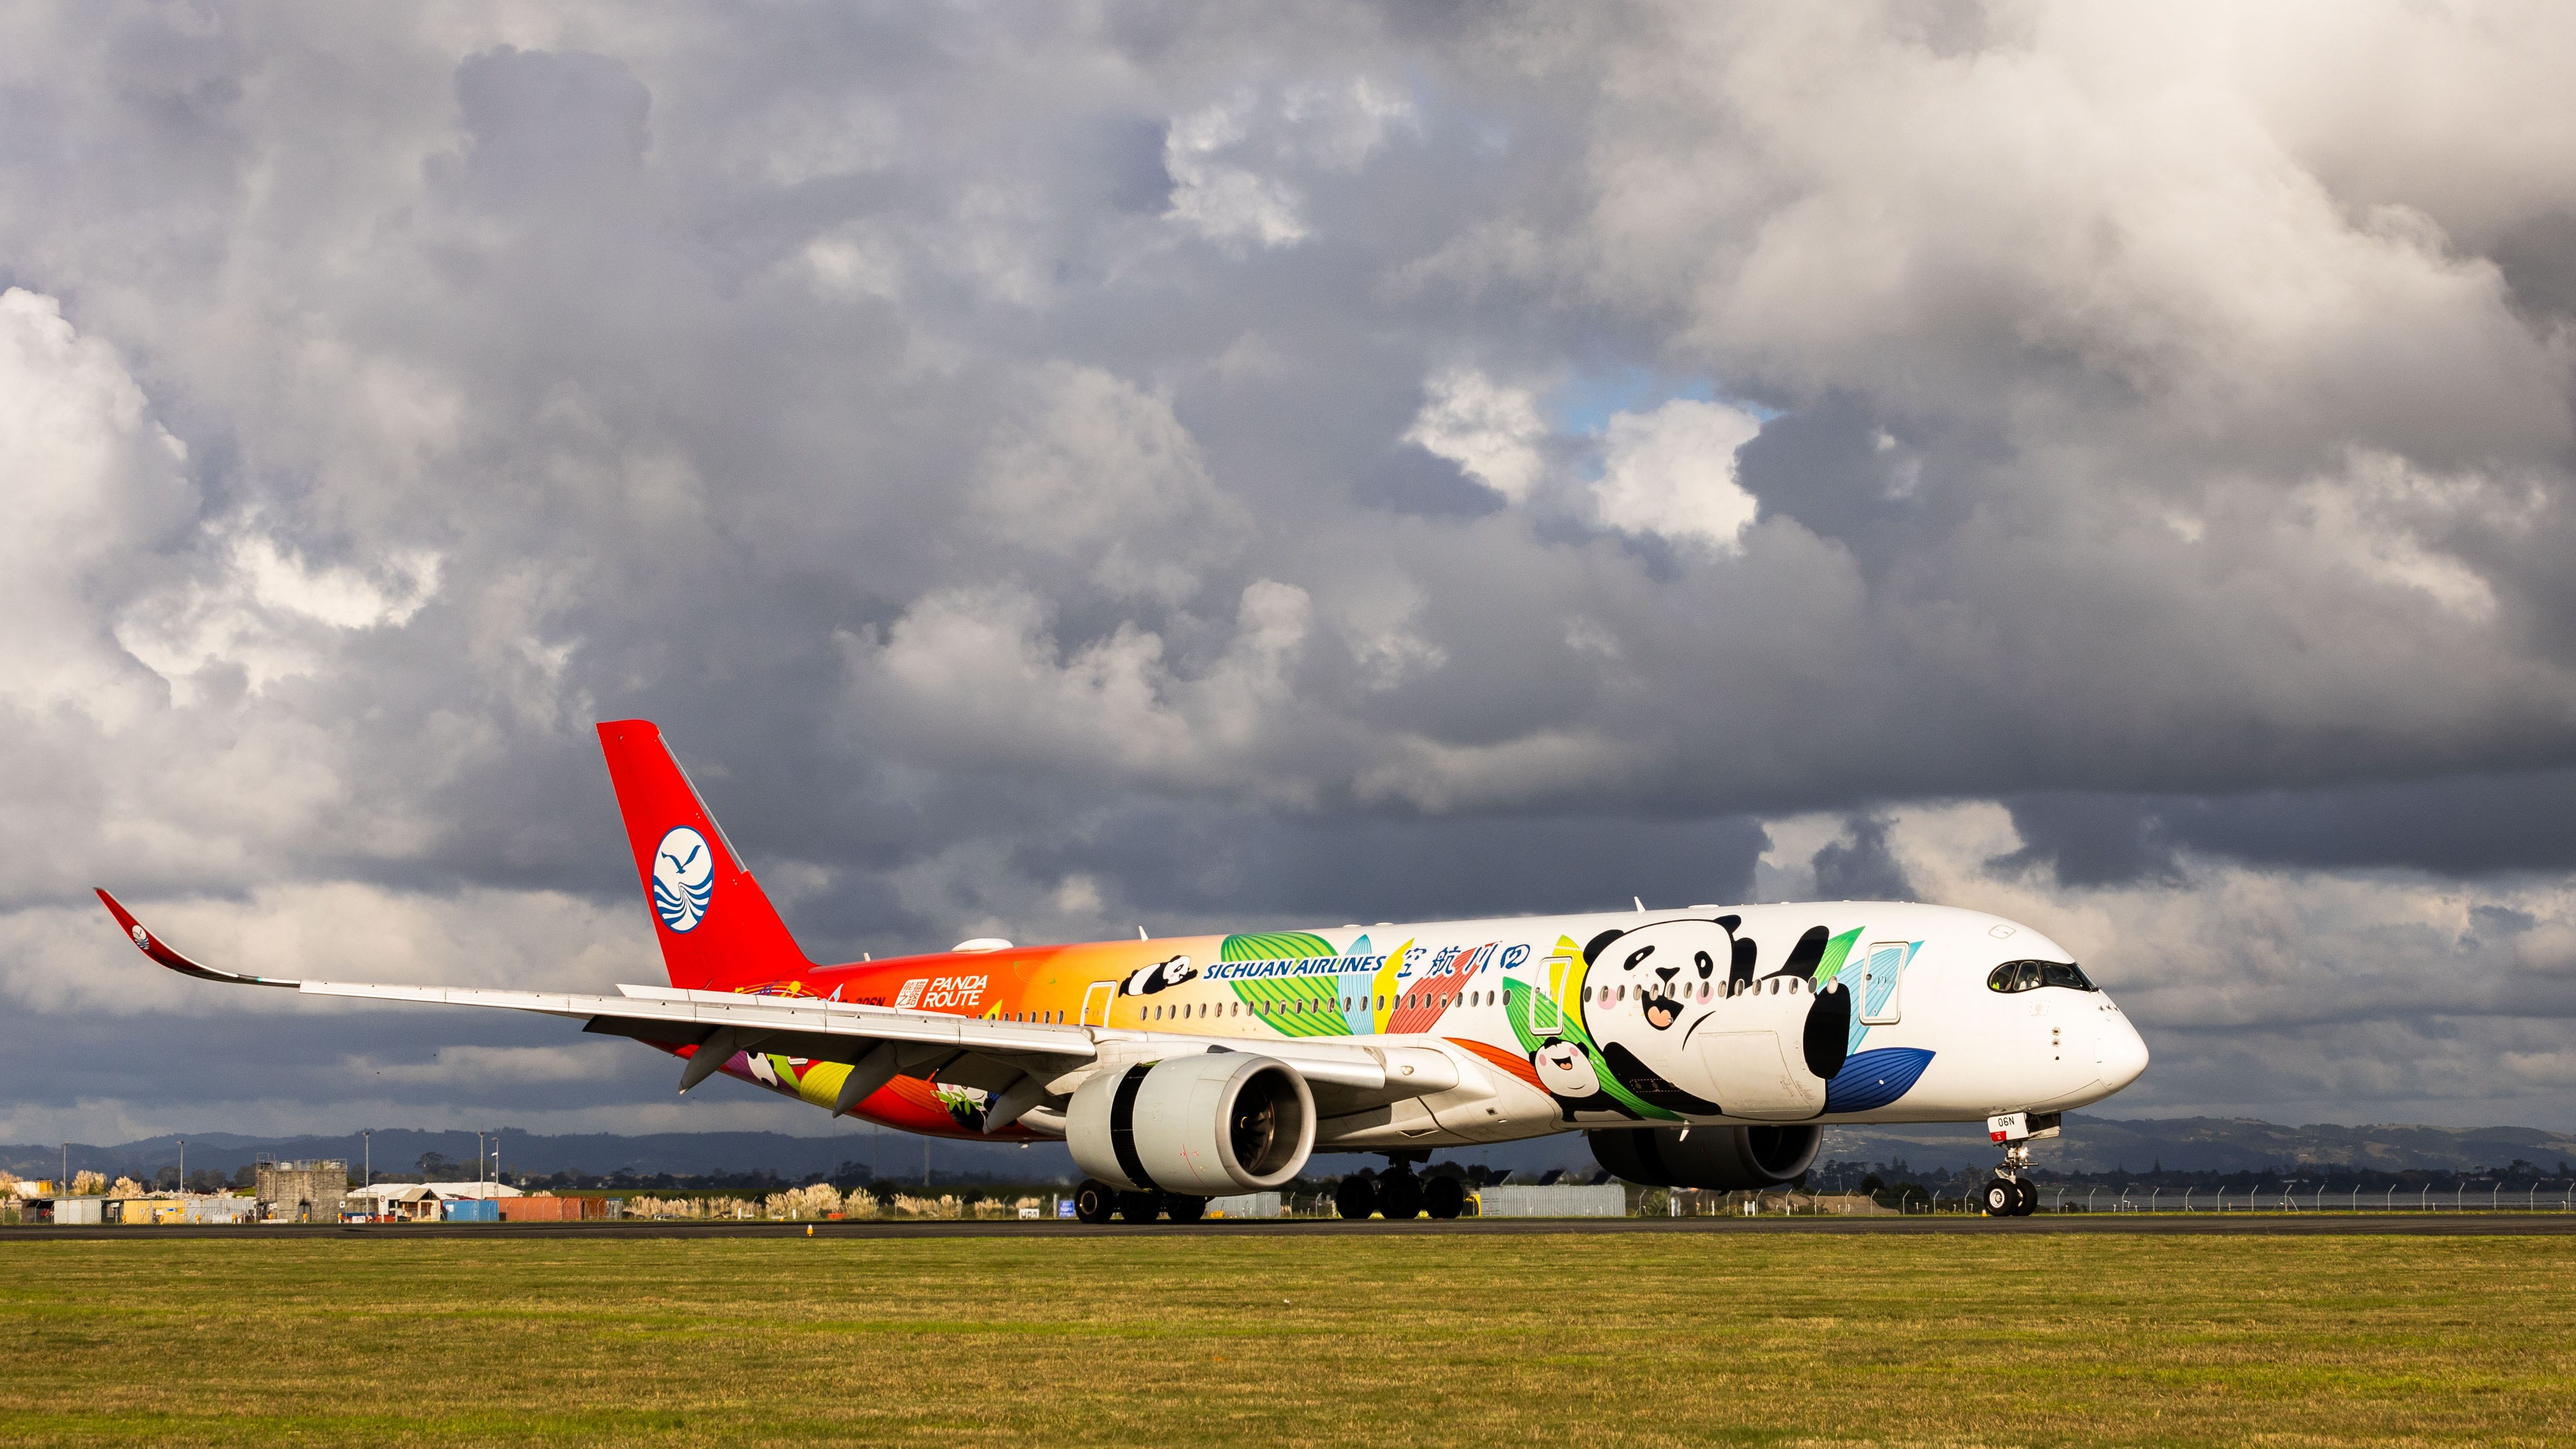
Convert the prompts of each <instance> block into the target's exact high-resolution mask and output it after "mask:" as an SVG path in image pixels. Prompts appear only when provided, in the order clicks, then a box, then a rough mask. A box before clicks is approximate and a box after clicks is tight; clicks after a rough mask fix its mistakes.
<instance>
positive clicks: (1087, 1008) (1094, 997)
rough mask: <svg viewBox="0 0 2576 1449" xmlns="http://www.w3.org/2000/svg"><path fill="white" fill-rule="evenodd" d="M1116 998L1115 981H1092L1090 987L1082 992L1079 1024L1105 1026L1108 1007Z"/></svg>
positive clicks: (1116, 987) (1107, 1017)
mask: <svg viewBox="0 0 2576 1449" xmlns="http://www.w3.org/2000/svg"><path fill="white" fill-rule="evenodd" d="M1117 1000H1118V983H1117V982H1115V981H1094V982H1092V983H1091V989H1090V990H1088V991H1085V992H1083V993H1082V1021H1081V1022H1080V1023H1079V1024H1080V1025H1083V1026H1107V1025H1108V1024H1109V1008H1110V1006H1111V1005H1113V1004H1114V1003H1115V1002H1116V1001H1117Z"/></svg>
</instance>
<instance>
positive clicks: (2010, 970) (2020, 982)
mask: <svg viewBox="0 0 2576 1449" xmlns="http://www.w3.org/2000/svg"><path fill="white" fill-rule="evenodd" d="M2042 986H2063V987H2066V988H2068V989H2070V990H2074V991H2099V990H2101V989H2102V988H2100V987H2098V986H2096V985H2094V984H2093V983H2092V981H2091V980H2090V979H2088V978H2087V977H2086V976H2085V975H2084V972H2083V970H2082V968H2080V967H2078V966H2077V965H2076V964H2075V963H2074V962H2072V961H2006V962H2005V963H2004V964H2002V965H2001V966H1998V967H1996V968H1995V969H1994V970H1993V971H1992V972H1990V973H1988V974H1987V976H1986V989H1987V990H1988V991H2031V990H2035V989H2037V988H2039V987H2042Z"/></svg>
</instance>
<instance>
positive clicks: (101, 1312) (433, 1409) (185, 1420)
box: [0, 1234, 2576, 1449]
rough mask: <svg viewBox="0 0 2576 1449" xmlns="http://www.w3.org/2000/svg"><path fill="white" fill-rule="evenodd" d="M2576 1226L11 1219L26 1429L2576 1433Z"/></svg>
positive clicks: (733, 1439) (2529, 1438) (2, 1243)
mask: <svg viewBox="0 0 2576 1449" xmlns="http://www.w3.org/2000/svg"><path fill="white" fill-rule="evenodd" d="M2571 1283H2576V1239H2570V1238H2493V1239H2477V1238H2385V1237H2383V1238H2317V1239H2266V1238H2250V1237H2209V1238H2145V1237H2119V1236H2080V1237H2079V1236H2065V1237H2059V1236H2045V1237H2043V1236H2024V1237H2015V1238H2012V1239H1997V1238H1976V1237H1965V1236H1959V1237H1948V1236H1944V1237H1910V1238H1895V1237H1884V1238H1882V1237H1876V1236H1870V1235H1856V1236H1848V1237H1821V1236H1820V1237H1797V1236H1788V1235H1778V1236H1774V1235H1762V1236H1758V1237H1757V1236H1754V1235H1750V1234H1746V1235H1708V1236H1699V1235H1678V1234H1676V1235H1645V1234H1639V1235H1600V1236H1580V1237H1577V1236H1565V1237H1508V1238H1470V1237H1432V1236H1428V1235H1426V1236H1424V1237H1422V1238H1420V1239H1413V1240H1407V1239H1402V1238H1322V1237H1315V1238H1304V1237H1296V1236H1258V1237H1255V1236H1248V1235H1247V1236H1245V1237H1241V1238H1225V1237H1214V1238H1137V1239H1129V1240H1125V1241H1121V1240H1117V1239H1114V1238H1113V1239H1064V1238H1052V1239H1036V1238H1032V1239H1020V1240H1014V1239H1010V1238H980V1239H953V1240H945V1241H905V1242H883V1241H852V1240H836V1239H832V1238H828V1237H824V1238H815V1239H811V1240H808V1239H784V1240H781V1239H764V1240H744V1239H701V1240H686V1241H673V1240H648V1239H620V1240H600V1241H591V1242H585V1241H581V1240H578V1239H573V1240H565V1239H547V1240H516V1241H509V1240H497V1239H496V1240H493V1241H488V1242H476V1241H473V1240H471V1239H464V1240H459V1239H453V1238H446V1239H434V1240H416V1241H409V1242H405V1241H400V1240H393V1241H381V1240H379V1241H356V1242H350V1241H334V1240H279V1241H270V1242H258V1241H250V1242H242V1241H206V1240H196V1241H127V1242H116V1241H87V1242H73V1241H54V1242H42V1241H29V1240H26V1239H19V1240H16V1241H9V1240H6V1239H0V1442H6V1443H11V1444H44V1445H63V1444H91V1443H108V1442H118V1443H122V1442H131V1441H136V1440H153V1441H161V1442H168V1443H186V1444H278V1443H298V1444H361V1443H364V1444H369V1445H396V1444H457V1443H480V1442H498V1441H522V1440H538V1441H543V1442H548V1443H558V1442H559V1443H581V1444H592V1443H597V1444H672V1445H688V1446H704V1445H709V1444H729V1443H787V1442H804V1443H903V1444H909V1445H922V1446H940V1445H950V1444H1049V1445H1052V1444H1092V1443H1099V1444H1114V1445H1121V1446H1159V1445H1169V1444H1201V1443H1205V1444H1224V1445H1229V1446H1242V1449H1248V1446H1251V1445H1257V1444H1266V1443H1272V1442H1283V1441H1284V1442H1293V1443H1300V1444H1341V1443H1372V1444H1416V1443H1437V1444H1449V1443H1470V1442H1478V1441H1487V1442H1507V1443H1542V1444H1568V1443H1572V1444H1621V1445H1631V1444H1699V1443H1709V1442H1722V1443H1750V1444H1819V1443H1830V1444H1957V1445H1970V1444H1974V1445H2006V1444H2165V1443H2173V1444H2186V1443H2212V1442H2248V1441H2261V1442H2264V1443H2267V1444H2281V1445H2289V1444H2299V1445H2305V1444H2355V1443H2472V1442H2473V1443H2479V1444H2504V1443H2526V1444H2541V1443H2566V1442H2569V1441H2570V1440H2571V1439H2576V1379H2571V1369H2576V1347H2571V1345H2576V1331H2572V1330H2576V1299H2571V1294H2570V1293H2569V1285H2570V1284H2571Z"/></svg>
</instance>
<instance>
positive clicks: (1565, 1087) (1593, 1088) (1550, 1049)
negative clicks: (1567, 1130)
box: [1530, 1036, 1637, 1122]
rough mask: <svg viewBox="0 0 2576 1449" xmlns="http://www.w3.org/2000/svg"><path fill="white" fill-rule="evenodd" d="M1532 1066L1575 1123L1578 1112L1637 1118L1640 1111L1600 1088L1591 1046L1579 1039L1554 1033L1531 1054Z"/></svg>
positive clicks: (1540, 1082) (1539, 1079) (1563, 1110)
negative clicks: (1570, 1039) (1631, 1109)
mask: <svg viewBox="0 0 2576 1449" xmlns="http://www.w3.org/2000/svg"><path fill="white" fill-rule="evenodd" d="M1530 1067H1531V1068H1532V1069H1533V1070H1534V1071H1536V1072H1537V1073H1538V1084H1539V1086H1540V1087H1542V1088H1544V1089H1545V1090H1546V1092H1547V1094H1548V1096H1550V1097H1552V1098H1554V1099H1555V1100H1556V1105H1557V1108H1558V1110H1560V1111H1562V1112H1563V1113H1564V1114H1565V1120H1566V1121H1568V1122H1572V1121H1574V1120H1576V1119H1575V1115H1574V1114H1576V1113H1577V1112H1610V1113H1615V1114H1617V1115H1618V1116H1622V1117H1628V1118H1634V1117H1635V1116H1636V1115H1637V1114H1636V1113H1635V1112H1632V1111H1630V1110H1629V1109H1628V1104H1627V1103H1625V1102H1622V1101H1620V1100H1619V1099H1618V1098H1616V1097H1613V1096H1611V1095H1610V1094H1609V1093H1608V1092H1605V1091H1603V1090H1601V1074H1600V1071H1599V1069H1598V1068H1596V1067H1595V1066H1593V1064H1592V1049H1591V1048H1590V1047H1587V1046H1585V1045H1584V1044H1583V1043H1581V1042H1579V1041H1568V1040H1566V1039H1565V1038H1564V1037H1561V1036H1552V1037H1549V1038H1548V1039H1547V1040H1545V1041H1543V1042H1540V1043H1539V1044H1538V1050H1537V1051H1534V1052H1532V1053H1530Z"/></svg>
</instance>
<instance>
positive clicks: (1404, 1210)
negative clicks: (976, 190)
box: [1377, 1172, 1422, 1223]
mask: <svg viewBox="0 0 2576 1449" xmlns="http://www.w3.org/2000/svg"><path fill="white" fill-rule="evenodd" d="M1377 1210H1378V1211H1379V1212H1381V1213H1384V1214H1385V1215H1386V1220H1387V1221H1388V1222H1392V1223H1406V1222H1411V1221H1413V1220H1414V1219H1415V1218H1418V1217H1420V1216H1422V1179H1421V1178H1418V1177H1416V1176H1414V1175H1413V1174H1412V1173H1409V1172H1390V1173H1388V1174H1387V1175H1386V1176H1384V1177H1381V1178H1379V1179H1378V1180H1377Z"/></svg>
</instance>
